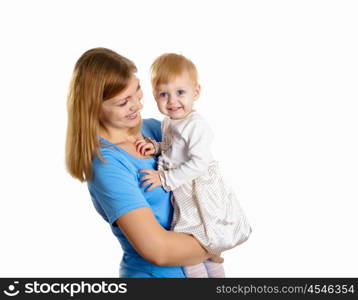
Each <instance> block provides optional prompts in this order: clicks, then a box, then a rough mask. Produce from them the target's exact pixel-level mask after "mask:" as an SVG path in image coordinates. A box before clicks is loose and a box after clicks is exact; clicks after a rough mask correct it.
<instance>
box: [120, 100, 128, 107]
mask: <svg viewBox="0 0 358 300" xmlns="http://www.w3.org/2000/svg"><path fill="white" fill-rule="evenodd" d="M127 102H128V101H124V102H121V103H119V104H118V106H125V105H126V104H127Z"/></svg>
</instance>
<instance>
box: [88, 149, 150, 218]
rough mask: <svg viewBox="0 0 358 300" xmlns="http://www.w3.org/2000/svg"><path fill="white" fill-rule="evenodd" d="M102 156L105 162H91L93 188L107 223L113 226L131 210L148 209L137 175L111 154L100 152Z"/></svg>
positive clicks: (96, 160)
mask: <svg viewBox="0 0 358 300" xmlns="http://www.w3.org/2000/svg"><path fill="white" fill-rule="evenodd" d="M108 152H110V150H109V151H108ZM102 155H103V158H104V160H105V162H102V161H100V160H99V159H95V160H94V162H93V186H94V187H95V193H96V199H97V201H98V203H99V204H100V206H101V208H102V209H103V211H104V213H105V214H106V216H107V220H108V222H109V223H110V224H113V223H114V222H115V221H116V220H117V219H118V218H119V217H121V216H122V215H124V214H125V213H127V212H129V211H131V210H134V209H137V208H141V207H149V206H150V205H149V204H148V202H147V201H146V199H145V198H144V196H143V194H142V192H141V190H140V183H139V181H138V178H137V174H136V173H134V172H132V171H131V170H130V168H128V167H127V166H126V165H125V163H123V162H122V161H121V160H120V159H119V158H118V157H116V156H114V155H113V154H112V155H111V154H110V153H106V151H102Z"/></svg>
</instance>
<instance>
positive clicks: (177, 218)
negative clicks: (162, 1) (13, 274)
mask: <svg viewBox="0 0 358 300" xmlns="http://www.w3.org/2000/svg"><path fill="white" fill-rule="evenodd" d="M151 70H152V87H153V94H154V98H155V100H156V102H157V106H158V109H159V111H160V112H161V113H162V114H164V115H166V116H167V117H166V118H165V119H164V120H163V122H162V134H163V141H162V142H161V143H157V142H156V141H154V140H152V139H149V138H145V139H139V140H138V141H137V142H136V146H137V151H138V152H140V153H142V154H144V155H151V154H155V155H159V154H160V157H159V160H158V171H149V170H145V171H146V172H145V173H147V174H148V175H145V176H143V177H142V178H141V180H142V181H144V182H145V183H144V185H146V184H151V187H150V189H152V188H154V187H155V186H160V185H161V186H163V188H164V189H165V190H166V191H172V192H173V196H174V199H173V207H174V216H173V222H172V227H173V230H174V231H177V232H184V233H190V234H192V235H193V236H194V237H195V238H196V239H197V240H198V241H199V242H200V243H201V244H202V245H203V247H205V248H206V249H207V251H208V252H210V253H214V254H217V255H220V253H221V252H222V251H225V250H228V249H231V248H233V247H235V246H237V245H238V244H240V243H242V242H244V241H246V240H247V239H248V237H249V235H250V233H251V227H250V225H249V223H248V221H247V219H246V217H245V215H244V213H243V211H242V209H241V207H240V204H239V202H238V201H237V198H236V197H235V195H234V193H233V192H232V191H231V190H230V189H229V188H228V187H227V186H226V185H225V183H224V182H223V180H222V177H221V175H220V172H219V169H218V165H217V162H216V161H215V159H214V158H213V156H212V154H211V152H210V144H211V142H212V140H213V134H212V131H211V130H210V127H209V125H208V124H207V122H206V121H205V120H204V119H203V118H202V117H201V116H200V115H199V114H198V113H197V112H196V111H194V110H193V104H194V102H195V101H196V100H197V99H198V98H199V95H200V85H199V84H198V79H197V77H198V76H197V70H196V68H195V66H194V64H193V63H192V62H191V61H190V60H189V59H187V58H185V57H184V56H182V55H177V54H164V55H162V56H160V57H158V58H157V59H156V60H155V61H154V63H153V65H152V68H151ZM184 271H185V274H186V276H187V277H225V273H224V268H223V266H222V264H220V263H215V262H213V261H209V260H208V261H205V262H204V263H202V264H198V265H195V266H186V267H184Z"/></svg>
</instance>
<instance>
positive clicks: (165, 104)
mask: <svg viewBox="0 0 358 300" xmlns="http://www.w3.org/2000/svg"><path fill="white" fill-rule="evenodd" d="M199 95H200V86H199V85H195V84H193V82H192V80H191V78H190V77H189V75H188V74H186V73H184V74H182V75H180V76H178V77H176V78H175V79H174V80H172V81H170V82H168V83H167V84H159V85H158V86H157V89H156V90H155V91H154V98H155V100H156V101H157V105H158V108H159V111H160V112H161V113H162V114H164V115H167V116H168V117H170V118H171V119H174V120H180V119H184V118H185V117H186V116H187V115H188V114H189V113H191V112H192V111H193V104H194V101H195V100H196V99H198V98H199Z"/></svg>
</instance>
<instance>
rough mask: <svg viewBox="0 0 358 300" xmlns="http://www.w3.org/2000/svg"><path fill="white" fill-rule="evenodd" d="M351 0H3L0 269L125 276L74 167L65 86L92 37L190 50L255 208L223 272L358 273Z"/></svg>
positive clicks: (219, 136)
mask: <svg viewBox="0 0 358 300" xmlns="http://www.w3.org/2000/svg"><path fill="white" fill-rule="evenodd" d="M357 16H358V5H357V2H356V1H313V0H310V1H302V0H301V1H237V0H233V1H228V0H221V1H208V0H207V1H193V0H190V1H186V0H180V1H153V0H151V1H133V0H131V1H104V0H102V1H88V0H87V1H67V2H66V1H1V4H0V31H1V35H0V39H1V47H0V51H1V55H0V76H1V77H0V83H1V106H0V111H1V117H0V128H1V148H0V151H1V152H0V168H1V172H0V174H1V175H0V176H1V181H0V184H1V189H0V243H1V246H0V276H1V277H11V276H14V277H20V276H23V277H27V276H28V277H36V276H42V277H50V276H51V277H70V276H72V277H77V276H78V277H117V276H118V265H119V261H120V258H121V253H122V251H121V249H120V245H119V243H118V242H117V240H116V239H115V237H114V236H113V235H112V233H111V231H110V228H109V226H108V225H107V224H106V223H105V222H104V221H103V220H102V219H101V217H100V216H99V215H98V214H97V213H96V211H95V210H94V208H93V206H92V203H91V200H90V197H89V193H88V191H87V188H86V185H85V184H81V183H80V182H79V181H77V180H74V179H73V178H72V177H70V176H69V175H68V173H66V169H65V165H64V140H65V132H66V122H67V119H66V118H67V114H66V94H67V89H68V84H69V80H70V76H71V72H72V70H73V66H74V64H75V62H76V60H77V59H78V58H79V56H80V55H81V54H82V53H83V52H84V51H86V50H88V49H90V48H93V47H99V46H101V47H107V48H110V49H113V50H115V51H117V52H119V53H120V54H122V55H124V56H127V57H128V58H130V59H131V60H133V61H134V62H135V63H136V65H137V66H138V69H139V72H138V76H139V78H140V79H141V83H142V86H143V90H144V105H145V108H144V110H143V116H144V117H155V118H157V119H162V116H161V115H160V114H159V113H158V112H157V110H156V106H155V104H154V100H153V97H152V94H151V89H150V85H149V66H150V64H151V63H152V61H153V60H154V58H156V57H157V56H158V55H160V54H162V53H164V52H177V53H181V54H184V55H186V56H187V57H189V58H190V59H192V60H193V62H194V63H195V64H196V65H197V67H198V70H199V73H200V81H201V84H202V96H201V99H200V100H199V102H198V103H197V104H198V106H197V109H198V111H199V112H200V113H201V114H203V115H204V116H205V117H206V118H207V119H208V120H209V121H210V123H211V125H212V128H213V130H214V132H215V134H216V139H215V146H214V148H213V151H214V154H215V156H216V158H217V159H218V160H219V161H220V163H221V167H222V169H223V173H224V174H225V177H226V178H227V180H228V181H229V182H230V183H231V184H232V185H233V187H234V188H235V190H236V192H237V193H238V195H239V197H240V199H241V203H242V205H243V206H244V208H245V210H246V212H247V215H248V217H249V219H250V221H251V223H252V227H253V233H252V235H251V237H250V239H249V241H248V242H246V243H245V244H243V245H242V246H239V247H237V248H236V249H234V250H231V251H228V252H226V253H224V258H225V269H226V273H227V276H228V277H261V276H262V277H281V276H282V277H289V276H290V277H296V276H297V277H309V276H322V277H334V276H338V277H342V276H355V277H356V276H358V259H357V253H358V235H357V228H358V218H357V208H358V189H357V187H358V159H357V155H358V118H357V116H358V85H357V82H358V81H357V80H358V18H357Z"/></svg>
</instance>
